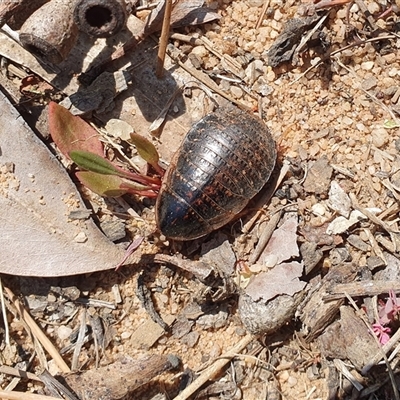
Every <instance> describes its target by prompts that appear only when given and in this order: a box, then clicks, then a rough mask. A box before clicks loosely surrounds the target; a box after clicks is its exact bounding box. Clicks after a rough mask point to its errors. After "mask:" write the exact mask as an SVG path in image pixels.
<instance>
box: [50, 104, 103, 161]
mask: <svg viewBox="0 0 400 400" xmlns="http://www.w3.org/2000/svg"><path fill="white" fill-rule="evenodd" d="M48 123H49V131H50V135H51V137H52V139H53V141H54V143H55V144H56V145H57V147H58V148H59V150H60V151H61V153H62V154H64V155H65V156H66V157H68V158H69V153H70V152H71V151H74V150H86V151H90V152H92V153H95V154H98V155H99V156H102V155H103V145H102V143H101V142H100V140H99V134H98V132H97V131H96V130H95V129H94V128H92V127H91V126H90V125H89V124H88V123H87V122H85V121H84V120H83V119H81V118H79V117H77V116H74V115H72V114H71V113H70V112H69V111H68V110H67V109H66V108H64V107H62V106H60V105H58V104H57V103H54V102H51V103H50V104H49V110H48Z"/></svg>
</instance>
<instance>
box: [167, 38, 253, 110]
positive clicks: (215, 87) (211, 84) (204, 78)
mask: <svg viewBox="0 0 400 400" xmlns="http://www.w3.org/2000/svg"><path fill="white" fill-rule="evenodd" d="M167 52H168V55H169V56H170V57H171V58H172V59H173V60H174V61H175V62H176V63H177V64H178V65H179V66H180V67H182V68H183V69H184V70H185V71H186V72H188V73H189V74H190V75H192V76H193V77H194V78H196V79H197V80H198V81H200V82H201V83H203V84H204V85H206V86H207V87H209V88H210V89H211V90H213V91H214V92H215V93H217V94H219V95H220V96H222V97H224V98H225V99H227V100H228V101H230V102H231V103H233V104H236V105H237V106H238V107H239V108H241V109H242V110H245V111H250V107H247V106H246V105H244V104H243V103H241V102H240V101H238V100H236V99H234V98H233V97H231V96H229V95H228V94H226V93H225V92H224V91H223V90H221V89H220V88H219V87H218V85H217V84H216V83H215V82H214V81H213V80H212V79H210V78H209V77H208V76H206V75H204V74H203V73H202V72H200V71H197V70H196V69H194V68H190V67H188V66H187V65H186V64H184V63H183V62H182V61H181V60H179V54H180V51H179V50H178V49H176V48H175V47H174V46H172V47H168V49H167ZM175 52H177V54H176V53H175Z"/></svg>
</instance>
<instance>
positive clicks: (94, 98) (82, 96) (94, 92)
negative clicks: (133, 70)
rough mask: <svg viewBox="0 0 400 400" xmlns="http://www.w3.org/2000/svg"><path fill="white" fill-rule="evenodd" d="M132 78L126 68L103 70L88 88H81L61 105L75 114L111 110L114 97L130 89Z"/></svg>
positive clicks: (99, 112)
mask: <svg viewBox="0 0 400 400" xmlns="http://www.w3.org/2000/svg"><path fill="white" fill-rule="evenodd" d="M131 78H132V77H131V75H130V73H129V72H127V71H124V70H121V71H116V72H114V73H112V72H103V73H102V74H101V75H99V76H98V77H97V78H96V79H95V80H94V81H93V83H92V84H91V85H90V86H89V87H88V88H83V89H80V90H79V91H78V92H76V93H74V94H72V95H71V96H69V97H67V98H66V99H64V100H63V101H62V102H61V103H60V105H62V106H64V107H65V108H66V109H67V110H69V111H70V112H71V113H72V114H73V115H85V114H89V113H91V112H92V111H95V112H97V113H98V114H101V113H104V112H109V111H111V110H112V109H113V108H114V98H115V97H116V96H118V95H119V94H120V93H121V92H124V91H125V90H127V89H128V84H129V82H130V81H131Z"/></svg>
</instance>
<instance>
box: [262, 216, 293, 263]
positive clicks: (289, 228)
mask: <svg viewBox="0 0 400 400" xmlns="http://www.w3.org/2000/svg"><path fill="white" fill-rule="evenodd" d="M299 254H300V253H299V247H298V246H297V216H296V215H293V216H291V217H290V218H288V219H287V220H286V221H285V222H284V223H283V224H282V225H281V226H280V227H279V228H278V229H276V230H275V231H274V233H273V234H272V236H271V239H270V240H269V242H268V244H267V246H266V248H265V250H264V251H263V253H262V255H261V256H260V258H259V262H261V263H263V262H264V261H265V260H266V259H268V258H270V256H271V255H274V256H275V258H276V264H279V263H281V262H282V261H285V260H290V259H291V258H292V257H298V256H299Z"/></svg>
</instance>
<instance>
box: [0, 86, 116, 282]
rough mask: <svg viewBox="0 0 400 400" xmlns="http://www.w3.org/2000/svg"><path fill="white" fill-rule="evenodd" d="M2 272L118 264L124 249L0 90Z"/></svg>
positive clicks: (62, 271) (57, 272) (48, 272)
mask: <svg viewBox="0 0 400 400" xmlns="http://www.w3.org/2000/svg"><path fill="white" fill-rule="evenodd" d="M0 126H3V127H5V126H6V127H7V129H6V130H5V129H3V130H2V131H0V148H1V153H0V178H1V179H0V182H1V183H0V207H1V210H2V213H1V215H0V225H1V229H0V246H1V249H2V251H1V255H0V272H1V273H5V274H11V275H29V276H43V277H45V276H62V275H75V274H82V273H88V272H94V271H100V270H105V269H111V268H114V266H115V265H116V264H117V263H118V261H119V260H121V259H122V258H123V256H124V251H123V250H122V249H120V248H119V247H117V246H116V245H114V244H113V243H112V242H110V241H109V240H108V239H107V238H106V237H105V236H104V235H103V234H102V233H101V232H100V230H99V229H98V228H97V227H96V225H95V224H94V222H93V221H92V220H91V219H88V220H79V221H71V220H70V219H69V217H68V216H69V214H70V213H71V212H73V211H77V210H87V209H86V207H85V204H84V202H83V200H82V198H81V197H80V194H79V193H78V192H77V190H76V188H75V186H74V185H73V183H72V182H71V180H70V178H69V176H68V174H67V173H66V172H65V170H64V168H63V167H62V166H61V165H60V164H59V163H58V161H57V159H56V158H55V157H54V156H53V155H52V154H51V153H50V151H49V150H48V149H47V148H46V147H45V146H44V144H43V143H42V142H41V141H40V140H39V139H38V138H37V137H36V136H35V134H34V133H33V132H32V130H31V129H30V128H29V127H28V126H27V124H26V123H25V122H24V121H23V119H22V118H21V116H20V115H19V113H18V112H17V111H16V110H15V108H13V107H12V105H11V104H10V102H9V101H8V99H7V98H6V97H5V96H4V95H3V94H2V93H1V92H0ZM10 132H12V134H10Z"/></svg>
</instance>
